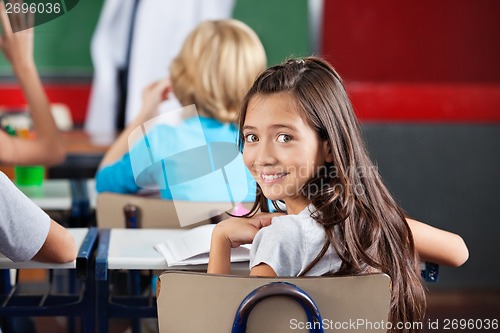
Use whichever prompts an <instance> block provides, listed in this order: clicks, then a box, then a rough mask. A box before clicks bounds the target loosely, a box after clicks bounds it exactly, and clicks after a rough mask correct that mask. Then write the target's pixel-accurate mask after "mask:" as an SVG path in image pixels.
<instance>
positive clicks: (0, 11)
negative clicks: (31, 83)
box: [0, 1, 34, 70]
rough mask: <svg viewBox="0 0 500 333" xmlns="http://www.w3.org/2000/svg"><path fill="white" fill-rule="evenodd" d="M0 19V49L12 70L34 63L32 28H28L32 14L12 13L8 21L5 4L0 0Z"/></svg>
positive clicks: (31, 20) (32, 19) (31, 21)
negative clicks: (0, 32) (1, 31)
mask: <svg viewBox="0 0 500 333" xmlns="http://www.w3.org/2000/svg"><path fill="white" fill-rule="evenodd" d="M0 21H1V26H2V29H3V33H2V34H1V35H0V49H1V50H2V51H3V53H4V54H5V57H6V58H7V60H9V62H10V63H11V64H12V66H13V67H14V70H17V68H18V66H23V65H34V60H33V28H30V27H33V22H34V17H33V15H32V14H23V13H18V14H15V13H12V14H10V22H9V17H8V16H7V12H6V10H5V4H4V2H3V1H0ZM28 28H30V29H28ZM13 30H14V31H17V32H14V31H13Z"/></svg>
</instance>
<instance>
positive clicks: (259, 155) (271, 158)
mask: <svg viewBox="0 0 500 333" xmlns="http://www.w3.org/2000/svg"><path fill="white" fill-rule="evenodd" d="M255 148H256V149H255V162H254V163H255V164H256V165H259V166H264V165H273V164H275V163H276V162H277V158H276V154H275V151H274V147H273V144H272V143H266V142H261V143H260V144H259V145H258V146H257V147H255Z"/></svg>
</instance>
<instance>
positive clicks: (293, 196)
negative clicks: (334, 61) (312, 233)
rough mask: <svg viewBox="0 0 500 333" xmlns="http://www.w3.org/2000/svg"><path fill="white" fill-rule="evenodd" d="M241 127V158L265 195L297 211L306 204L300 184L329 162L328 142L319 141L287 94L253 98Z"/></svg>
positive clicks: (288, 208) (292, 210)
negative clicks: (242, 140)
mask: <svg viewBox="0 0 500 333" xmlns="http://www.w3.org/2000/svg"><path fill="white" fill-rule="evenodd" d="M242 130H243V136H244V139H245V141H244V142H245V145H244V148H243V160H244V161H245V164H246V166H247V168H248V169H249V170H250V172H251V173H252V176H253V177H254V178H255V180H256V181H257V183H258V184H259V185H260V187H261V188H262V191H263V192H264V195H265V196H266V197H267V198H268V199H271V200H284V201H285V204H286V207H287V211H288V213H289V214H297V213H299V212H300V211H301V210H303V209H304V208H305V207H306V206H307V205H308V204H309V200H307V199H306V198H305V197H304V196H303V195H302V193H301V189H302V187H303V186H304V184H306V183H307V181H309V180H310V179H311V178H312V177H313V175H315V174H316V173H317V171H318V168H319V167H323V166H325V163H326V162H331V161H332V155H331V152H330V149H329V147H328V143H327V141H321V140H319V138H318V136H317V134H316V132H315V131H314V129H313V128H312V127H311V126H310V125H309V124H308V123H307V122H305V121H304V119H303V118H302V115H301V113H300V111H299V109H298V105H297V103H296V102H295V100H294V98H293V96H291V95H289V94H286V93H276V94H269V95H255V96H254V97H252V98H251V99H250V102H249V103H248V107H247V113H246V117H245V122H244V124H243V128H242Z"/></svg>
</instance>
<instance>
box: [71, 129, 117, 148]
mask: <svg viewBox="0 0 500 333" xmlns="http://www.w3.org/2000/svg"><path fill="white" fill-rule="evenodd" d="M61 137H62V139H63V141H64V145H65V147H66V152H67V153H68V154H104V153H105V152H106V150H108V148H109V146H110V145H111V144H112V143H113V141H114V139H115V136H114V135H109V136H104V135H99V136H98V135H89V134H88V133H86V132H85V131H84V130H81V129H77V130H72V131H68V132H61Z"/></svg>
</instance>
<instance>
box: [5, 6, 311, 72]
mask: <svg viewBox="0 0 500 333" xmlns="http://www.w3.org/2000/svg"><path fill="white" fill-rule="evenodd" d="M51 1H53V0H51ZM71 1H73V2H75V0H71ZM103 2H104V0H80V1H78V4H77V5H76V6H74V8H72V9H70V8H66V9H67V10H68V12H67V13H66V14H64V15H62V16H60V17H58V18H56V19H54V20H52V21H50V22H47V23H44V24H42V25H40V26H37V27H36V28H35V61H36V64H37V66H38V69H39V71H40V73H41V74H42V75H56V76H64V77H68V78H71V77H73V76H76V77H81V76H84V77H85V76H87V77H88V76H90V75H91V74H92V62H91V59H90V41H91V38H92V34H93V32H94V29H95V26H96V23H97V20H98V18H99V14H100V11H101V7H102V4H103ZM307 2H308V1H307V0H272V1H269V0H235V8H234V13H233V17H234V18H236V19H239V20H241V21H243V22H245V23H247V24H248V25H249V26H250V27H252V28H253V29H254V30H255V31H256V32H257V34H258V35H259V37H260V38H261V40H262V43H263V44H264V47H265V49H266V52H267V56H268V64H269V65H274V64H276V63H279V62H282V61H283V60H284V59H286V58H287V57H290V56H305V55H309V54H310V50H311V47H310V41H309V32H308V31H309V26H308V14H307V12H308V7H307ZM67 3H68V1H67V0H66V4H67ZM10 74H11V70H10V65H9V63H8V62H7V61H6V60H5V59H4V57H3V56H1V55H0V76H9V75H10Z"/></svg>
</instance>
